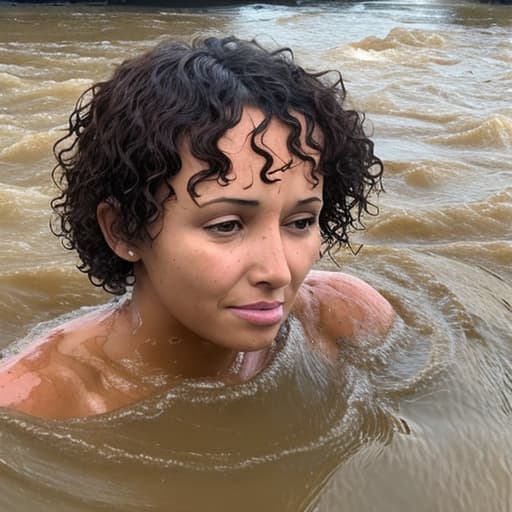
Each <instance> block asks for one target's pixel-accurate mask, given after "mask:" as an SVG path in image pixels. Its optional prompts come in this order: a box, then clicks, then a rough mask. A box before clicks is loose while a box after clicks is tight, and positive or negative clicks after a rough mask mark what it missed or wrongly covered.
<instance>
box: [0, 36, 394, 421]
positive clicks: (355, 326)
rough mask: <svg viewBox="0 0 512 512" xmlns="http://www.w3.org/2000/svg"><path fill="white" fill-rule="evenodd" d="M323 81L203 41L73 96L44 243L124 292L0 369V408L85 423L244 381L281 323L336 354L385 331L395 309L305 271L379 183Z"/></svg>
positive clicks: (281, 334)
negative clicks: (185, 383)
mask: <svg viewBox="0 0 512 512" xmlns="http://www.w3.org/2000/svg"><path fill="white" fill-rule="evenodd" d="M325 75H327V73H316V74H315V73H308V72H306V71H305V70H303V69H302V68H301V67H299V66H298V65H297V64H295V63H294V62H293V57H292V54H291V51H289V50H287V49H282V50H279V51H274V52H268V51H266V50H264V49H263V48H261V47H260V46H259V45H258V44H257V43H255V42H244V41H240V40H238V39H236V38H234V37H229V38H225V39H216V38H208V39H205V40H204V41H197V42H195V43H194V44H193V45H192V46H188V45H185V44H181V43H169V44H166V45H164V46H161V47H157V48H156V49H154V50H152V51H150V52H148V53H146V54H144V55H142V56H141V57H138V58H135V59H133V60H129V61H127V62H124V63H123V64H121V66H119V68H118V69H117V70H116V71H115V73H114V75H113V77H112V78H111V79H110V80H107V81H105V82H102V83H99V84H96V85H95V86H93V87H92V88H91V89H90V90H89V91H86V93H84V95H83V96H82V98H81V100H80V101H79V103H78V104H77V107H76V109H75V110H74V112H73V113H72V115H71V117H70V125H69V130H68V133H67V135H66V136H65V137H64V138H63V139H61V140H60V141H58V143H57V145H56V149H55V152H56V157H57V160H58V165H57V167H56V169H55V172H60V175H59V176H58V177H56V181H57V183H58V185H59V186H60V187H61V195H60V196H59V197H57V198H56V199H54V201H53V207H54V209H55V211H56V212H57V213H58V215H59V216H60V222H59V225H58V227H57V228H55V231H56V233H57V234H58V235H59V236H61V237H62V238H63V240H64V242H65V246H66V247H68V248H70V249H76V251H77V252H78V255H79V257H80V259H81V265H80V266H79V268H80V270H82V271H84V272H86V273H87V274H88V276H89V278H90V280H91V282H93V283H94V284H95V285H98V286H102V287H103V288H104V289H105V290H107V291H109V292H111V293H114V294H119V295H121V294H124V293H125V292H126V290H127V286H130V287H131V286H133V289H132V291H131V294H130V296H129V298H126V299H124V300H123V301H120V302H117V303H113V304H110V305H108V306H106V307H104V308H101V309H99V310H97V311H95V312H94V313H92V314H89V315H87V316H84V317H82V318H79V319H76V320H73V321H71V322H68V323H65V324H64V325H62V326H60V327H59V328H57V329H55V330H53V331H51V332H49V333H48V334H47V335H46V336H43V337H42V338H41V339H40V340H39V341H37V342H35V343H34V344H32V345H31V346H30V347H29V348H28V349H27V350H25V351H23V352H22V353H20V354H19V355H17V356H16V357H14V358H12V359H11V360H9V361H7V362H6V363H4V365H3V368H2V369H1V370H0V405H3V406H6V407H10V408H14V409H16V410H19V411H22V412H25V413H28V414H32V415H36V416H41V417H50V418H67V417H83V416H89V415H95V414H100V413H104V412H107V411H112V410H114V409H117V408H120V407H123V406H126V405H128V404H130V403H133V402H135V401H137V400H140V399H142V398H144V397H148V396H151V395H154V394H156V393H158V392H161V391H164V390H165V389H168V388H169V387H171V386H173V385H176V383H178V382H180V381H181V380H183V379H187V378H214V379H217V380H223V381H225V382H226V383H229V384H236V383H238V382H242V381H246V380H248V379H251V378H252V377H253V376H255V375H257V374H258V373H260V372H262V371H263V370H264V369H265V367H266V365H267V364H268V363H269V361H270V360H271V359H272V355H273V353H274V350H275V346H276V340H278V339H280V340H283V342H286V325H287V318H288V317H289V316H290V315H293V316H294V317H296V318H297V319H298V320H299V322H300V323H301V324H302V327H303V329H304V332H305V334H306V339H308V340H309V341H310V342H311V345H312V348H311V349H312V350H319V351H322V352H323V353H325V354H326V355H328V356H330V357H333V358H334V357H336V355H337V347H338V345H337V343H338V342H339V340H340V339H341V338H347V337H350V338H352V339H354V340H361V339H367V338H369V337H371V338H372V339H375V340H378V339H379V338H382V337H383V336H384V335H385V333H386V332H387V330H388V329H389V327H390V325H391V323H392V321H393V317H394V312H393V310H392V308H391V306H390V305H389V303H388V302H387V301H386V300H385V299H384V298H383V297H382V296H381V295H380V294H379V293H378V292H377V291H376V290H374V289H372V288H371V287H370V286H369V285H367V284H365V283H364V282H362V281H360V280H358V279H356V278H353V277H350V276H347V275H344V274H342V273H329V272H315V271H311V268H312V266H313V264H314V263H315V261H316V260H317V259H318V257H319V254H320V252H321V251H326V250H329V249H332V248H333V247H335V246H339V245H347V244H348V243H349V240H348V231H349V230H350V229H351V228H357V227H359V226H360V217H361V215H362V213H364V212H367V213H368V212H369V209H370V207H371V206H372V205H371V203H370V202H369V200H368V196H369V194H370V193H371V192H372V191H379V190H380V186H381V185H380V180H381V175H382V164H381V162H380V160H379V159H378V158H376V157H375V156H374V154H373V144H372V143H371V141H370V140H369V139H368V138H367V137H366V135H365V134H364V131H363V128H362V116H360V115H359V114H358V113H356V112H353V111H350V110H345V109H344V108H343V101H344V96H345V91H344V88H343V84H342V81H341V77H339V75H336V81H335V82H334V83H330V84H329V83H327V81H325V80H326V78H327V77H326V76H325ZM65 143H67V145H66V146H65V147H63V145H64V144H65Z"/></svg>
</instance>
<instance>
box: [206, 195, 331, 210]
mask: <svg viewBox="0 0 512 512" xmlns="http://www.w3.org/2000/svg"><path fill="white" fill-rule="evenodd" d="M321 202H322V199H321V198H319V197H316V196H314V197H308V198H307V199H301V200H299V201H297V203H296V206H304V205H306V204H310V203H321ZM215 203H230V204H239V205H243V206H259V205H260V201H256V200H254V199H241V198H237V197H218V198H217V199H212V200H211V201H206V202H205V203H202V204H201V205H200V207H201V208H202V207H203V206H208V205H210V204H215Z"/></svg>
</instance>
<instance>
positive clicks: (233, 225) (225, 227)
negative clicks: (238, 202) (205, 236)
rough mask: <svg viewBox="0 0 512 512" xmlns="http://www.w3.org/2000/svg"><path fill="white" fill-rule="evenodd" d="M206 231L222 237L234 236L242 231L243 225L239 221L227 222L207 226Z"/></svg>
mask: <svg viewBox="0 0 512 512" xmlns="http://www.w3.org/2000/svg"><path fill="white" fill-rule="evenodd" d="M204 229H206V230H207V231H210V232H211V233H218V234H220V235H232V234H234V233H237V232H238V231H240V230H241V229H242V223H241V222H240V221H238V220H225V221H223V222H217V223H216V224H210V225H208V226H205V227H204Z"/></svg>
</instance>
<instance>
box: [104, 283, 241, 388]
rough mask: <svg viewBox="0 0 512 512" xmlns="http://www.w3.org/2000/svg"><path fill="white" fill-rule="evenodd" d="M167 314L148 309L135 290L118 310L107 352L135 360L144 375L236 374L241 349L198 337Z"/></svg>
mask: <svg viewBox="0 0 512 512" xmlns="http://www.w3.org/2000/svg"><path fill="white" fill-rule="evenodd" d="M167 317H168V315H164V314H163V312H158V311H154V310H152V309H151V308H144V307H143V306H142V305H141V304H140V302H139V301H138V294H137V293H136V290H134V293H133V296H132V299H131V300H130V301H127V302H126V303H125V304H123V305H122V306H121V307H120V309H119V310H118V312H117V313H116V317H115V320H114V325H113V328H112V331H111V335H109V336H108V337H107V341H106V343H105V351H106V352H107V353H108V355H109V357H110V358H111V359H113V360H114V361H124V362H132V363H134V364H131V365H129V366H130V367H131V368H133V369H137V371H140V372H141V373H143V374H150V373H151V374H153V373H154V372H158V373H159V374H161V373H163V374H164V375H165V376H166V377H168V379H169V380H174V379H185V378H207V377H223V376H224V375H232V374H233V371H232V367H233V365H234V364H235V363H236V362H237V361H238V359H239V358H238V357H237V356H238V354H239V353H238V352H237V351H235V350H232V349H228V348H224V347H220V346H218V345H214V344H213V343H210V342H209V341H207V340H204V339H202V338H200V337H198V336H195V335H193V334H192V333H191V332H190V331H189V330H188V329H186V328H185V327H184V326H182V325H181V324H179V323H177V322H174V321H172V319H168V318H167ZM162 318H166V322H162V321H161V319H162ZM143 376H144V375H141V377H143Z"/></svg>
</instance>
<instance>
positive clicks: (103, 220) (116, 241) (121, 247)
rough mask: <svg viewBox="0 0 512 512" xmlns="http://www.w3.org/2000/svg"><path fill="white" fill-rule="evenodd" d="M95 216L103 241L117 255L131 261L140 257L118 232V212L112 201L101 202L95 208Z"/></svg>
mask: <svg viewBox="0 0 512 512" xmlns="http://www.w3.org/2000/svg"><path fill="white" fill-rule="evenodd" d="M96 218H97V220H98V224H99V226H100V229H101V232H102V233H103V237H104V238H105V241H106V242H107V244H108V246H109V247H110V248H111V249H112V251H113V252H114V253H115V254H116V255H117V256H119V257H120V258H122V259H123V260H126V261H131V262H133V263H135V262H136V261H138V260H139V259H140V257H139V256H138V254H137V250H136V249H135V248H134V247H133V246H132V245H131V244H130V243H128V242H127V241H126V240H125V239H124V238H123V236H122V235H121V233H120V230H119V223H120V221H121V220H120V214H119V209H118V207H117V206H116V204H115V202H114V201H103V202H101V203H100V204H99V205H98V207H97V208H96Z"/></svg>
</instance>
